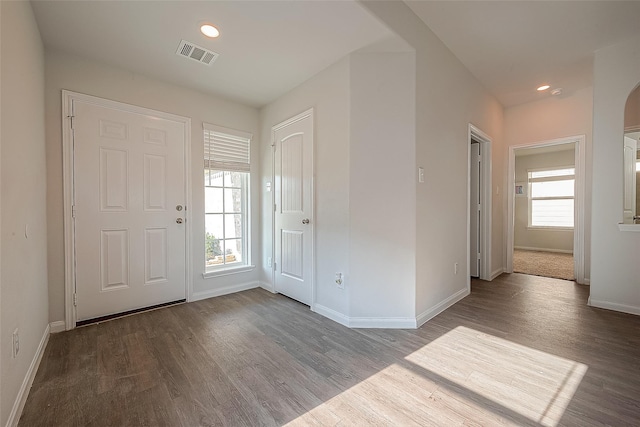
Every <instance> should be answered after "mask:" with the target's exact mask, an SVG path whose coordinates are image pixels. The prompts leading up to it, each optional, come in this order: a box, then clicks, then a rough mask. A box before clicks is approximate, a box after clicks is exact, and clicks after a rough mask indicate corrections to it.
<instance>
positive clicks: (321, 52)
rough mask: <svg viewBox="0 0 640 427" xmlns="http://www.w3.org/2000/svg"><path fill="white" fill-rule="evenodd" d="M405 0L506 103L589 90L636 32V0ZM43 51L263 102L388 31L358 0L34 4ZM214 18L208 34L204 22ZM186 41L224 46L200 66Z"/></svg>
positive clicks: (639, 5) (639, 7)
mask: <svg viewBox="0 0 640 427" xmlns="http://www.w3.org/2000/svg"><path fill="white" fill-rule="evenodd" d="M406 3H407V4H408V5H409V6H410V7H411V8H412V9H413V11H414V12H415V13H416V14H417V15H418V16H419V17H420V18H421V19H422V20H423V21H424V22H425V23H426V24H427V25H428V26H429V27H430V28H431V29H432V30H433V31H434V33H435V34H436V35H437V36H438V37H439V38H440V39H441V40H442V41H443V42H444V43H445V44H446V45H447V46H448V47H449V49H451V50H452V51H453V53H454V54H455V55H456V56H457V57H458V58H459V59H460V61H461V62H462V63H463V64H464V65H465V66H466V67H467V68H468V69H469V70H470V71H471V72H472V73H473V74H474V75H475V76H476V77H477V78H478V80H480V82H481V83H482V84H483V85H484V86H485V87H486V88H487V89H488V90H489V92H491V93H492V94H493V95H495V96H496V97H497V98H498V100H499V101H500V102H501V103H502V104H503V105H504V106H506V107H509V106H514V105H518V104H522V103H525V102H529V101H533V100H536V99H540V98H542V97H547V96H550V95H549V93H548V92H547V93H538V92H536V91H535V88H536V87H537V86H539V85H540V84H542V83H545V82H548V83H550V84H551V85H552V88H555V87H562V88H563V89H564V96H566V95H570V94H571V93H572V92H574V91H576V90H578V89H581V88H584V87H587V86H590V85H591V84H592V73H593V66H592V61H593V52H594V51H595V50H597V49H599V48H602V47H604V46H608V45H611V44H614V43H616V42H619V41H621V40H623V39H626V38H629V37H632V36H634V35H637V34H640V1H623V2H617V1H411V0H407V1H406ZM32 4H33V9H34V12H35V15H36V19H37V22H38V26H39V28H40V33H41V35H42V39H43V41H44V43H45V45H46V46H47V48H53V49H58V50H63V51H66V52H70V53H73V54H76V55H79V56H84V57H88V58H91V59H94V60H98V61H102V62H105V63H108V64H112V65H115V66H118V67H121V68H125V69H127V70H130V71H133V72H136V73H140V74H145V75H148V76H152V77H155V78H159V79H162V80H165V81H168V82H172V83H175V84H179V85H182V86H187V87H191V88H194V89H196V90H200V91H204V92H208V93H212V94H217V95H221V96H223V97H226V98H230V99H234V100H236V101H239V102H242V103H245V104H248V105H252V106H256V107H259V106H262V105H264V104H266V103H268V102H270V101H272V100H274V99H276V98H277V97H279V96H280V95H282V94H284V93H286V92H287V91H289V90H291V89H292V88H294V87H295V86H297V85H299V84H300V83H302V82H304V81H305V80H307V79H308V78H310V77H311V76H313V75H314V74H316V73H318V72H319V71H321V70H322V69H324V68H325V67H327V66H329V65H330V64H332V63H333V62H335V61H337V60H338V59H340V58H342V57H343V56H345V55H347V54H349V53H351V52H353V51H355V50H358V49H360V48H362V47H365V46H368V45H370V44H372V43H374V42H377V41H380V40H382V39H385V38H388V37H390V36H391V33H390V32H389V30H388V29H387V28H386V27H384V25H383V24H381V23H380V22H379V21H378V20H377V19H375V18H374V17H372V16H371V15H370V14H369V13H368V12H367V11H366V10H365V8H363V7H361V6H360V5H359V4H358V3H357V2H355V1H350V0H343V1H322V0H321V1H270V0H266V1H265V0H262V1H206V2H205V1H128V0H109V1H56V0H43V1H36V0H32ZM203 21H211V22H212V23H214V24H216V25H217V26H218V27H219V29H220V31H221V36H220V37H219V38H218V39H213V40H212V39H208V38H206V37H204V36H203V35H201V34H200V32H199V30H198V28H199V24H200V23H202V22H203ZM181 39H185V40H188V41H190V42H193V43H195V44H199V45H201V46H203V47H205V48H208V49H210V50H213V51H215V52H218V53H219V54H220V57H219V58H218V59H217V61H216V62H215V63H214V64H213V65H212V66H211V67H208V66H205V65H202V64H199V63H197V62H195V61H191V60H188V59H185V58H182V57H179V56H177V55H176V54H175V51H176V49H177V47H178V43H179V42H180V40H181Z"/></svg>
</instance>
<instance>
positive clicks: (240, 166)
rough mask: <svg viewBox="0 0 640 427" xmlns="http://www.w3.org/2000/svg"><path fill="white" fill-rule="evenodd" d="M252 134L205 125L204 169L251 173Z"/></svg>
mask: <svg viewBox="0 0 640 427" xmlns="http://www.w3.org/2000/svg"><path fill="white" fill-rule="evenodd" d="M251 136H252V135H251V134H250V133H246V132H242V131H237V130H233V129H227V128H223V127H220V126H215V125H210V124H207V123H205V124H204V168H205V169H219V170H230V171H237V172H249V166H250V160H251V158H250V152H251V150H250V146H251Z"/></svg>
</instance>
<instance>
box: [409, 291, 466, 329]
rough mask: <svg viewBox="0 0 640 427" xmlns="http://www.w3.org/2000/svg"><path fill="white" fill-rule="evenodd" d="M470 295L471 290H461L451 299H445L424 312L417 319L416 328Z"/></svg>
mask: <svg viewBox="0 0 640 427" xmlns="http://www.w3.org/2000/svg"><path fill="white" fill-rule="evenodd" d="M470 293H471V292H470V291H469V289H466V288H465V289H461V290H459V291H458V292H456V293H455V294H453V295H451V296H450V297H449V298H447V299H445V300H444V301H442V302H439V303H438V304H436V305H434V306H433V307H431V308H429V309H427V310H425V311H423V312H422V313H421V314H420V315H418V317H417V318H416V326H417V327H418V328H419V327H420V326H422V325H424V324H425V323H427V322H428V321H429V320H431V319H433V318H434V317H436V316H437V315H438V314H440V313H442V312H443V311H445V310H446V309H447V308H449V307H451V306H452V305H454V304H455V303H457V302H458V301H460V300H461V299H463V298H464V297H466V296H467V295H469V294H470Z"/></svg>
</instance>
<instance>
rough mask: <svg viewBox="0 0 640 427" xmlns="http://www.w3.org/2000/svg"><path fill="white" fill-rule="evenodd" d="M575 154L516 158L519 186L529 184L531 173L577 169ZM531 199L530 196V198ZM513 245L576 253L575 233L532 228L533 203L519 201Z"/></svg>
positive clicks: (570, 151) (567, 152)
mask: <svg viewBox="0 0 640 427" xmlns="http://www.w3.org/2000/svg"><path fill="white" fill-rule="evenodd" d="M574 163H575V151H574V150H573V149H571V150H564V151H556V152H552V153H540V154H529V155H526V156H518V155H517V154H516V168H515V169H516V182H521V183H526V182H527V180H528V174H527V171H528V170H530V169H545V168H554V167H564V166H574ZM527 196H528V194H527ZM513 228H514V233H513V245H514V247H516V248H528V249H537V250H548V251H560V252H573V230H550V229H540V228H529V199H528V198H527V197H516V198H515V218H514V227H513Z"/></svg>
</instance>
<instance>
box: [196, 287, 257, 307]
mask: <svg viewBox="0 0 640 427" xmlns="http://www.w3.org/2000/svg"><path fill="white" fill-rule="evenodd" d="M259 286H260V282H247V283H240V284H238V285H232V286H225V287H224V288H218V289H211V290H208V291H201V292H194V293H193V295H192V296H191V299H190V300H189V302H194V301H200V300H203V299H207V298H213V297H220V296H222V295H228V294H233V293H236V292H241V291H247V290H249V289H254V288H257V287H259Z"/></svg>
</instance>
